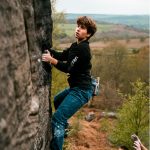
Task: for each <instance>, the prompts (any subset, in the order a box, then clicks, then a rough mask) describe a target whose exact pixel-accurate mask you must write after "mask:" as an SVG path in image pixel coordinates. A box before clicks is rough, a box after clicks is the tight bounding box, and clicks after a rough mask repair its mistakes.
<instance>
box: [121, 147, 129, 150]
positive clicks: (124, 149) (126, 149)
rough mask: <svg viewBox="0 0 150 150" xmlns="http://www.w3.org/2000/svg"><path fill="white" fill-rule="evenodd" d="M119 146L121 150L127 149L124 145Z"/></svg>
mask: <svg viewBox="0 0 150 150" xmlns="http://www.w3.org/2000/svg"><path fill="white" fill-rule="evenodd" d="M120 148H121V149H123V150H128V148H127V147H126V146H120Z"/></svg>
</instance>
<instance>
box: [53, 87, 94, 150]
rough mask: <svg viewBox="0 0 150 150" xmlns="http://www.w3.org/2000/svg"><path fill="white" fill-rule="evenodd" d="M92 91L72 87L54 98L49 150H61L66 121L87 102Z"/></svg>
mask: <svg viewBox="0 0 150 150" xmlns="http://www.w3.org/2000/svg"><path fill="white" fill-rule="evenodd" d="M92 91H93V90H92V87H91V89H88V90H87V89H86V90H84V89H81V88H78V87H74V88H68V89H65V90H64V91H62V92H60V93H59V94H58V95H56V96H55V98H54V106H55V108H56V111H55V113H54V114H53V116H52V140H51V143H50V149H51V150H62V148H63V143H64V133H65V128H66V127H67V125H68V123H67V120H68V119H69V118H70V117H71V116H73V114H74V113H75V112H77V111H78V110H79V109H80V108H81V107H82V106H83V105H84V104H85V103H87V102H88V101H89V99H90V98H91V97H92Z"/></svg>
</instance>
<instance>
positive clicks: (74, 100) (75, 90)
mask: <svg viewBox="0 0 150 150" xmlns="http://www.w3.org/2000/svg"><path fill="white" fill-rule="evenodd" d="M96 30H97V27H96V23H95V22H94V21H93V20H92V19H91V18H89V17H87V16H81V17H79V18H78V19H77V27H76V29H75V38H76V39H77V40H76V42H74V43H72V44H71V46H70V47H69V48H68V49H66V50H64V51H62V52H58V51H56V50H54V49H50V50H46V51H47V53H46V54H43V55H42V61H44V62H47V63H50V64H52V65H54V66H55V67H56V68H57V69H58V70H60V71H62V72H65V73H67V74H68V83H69V88H67V89H65V90H64V91H62V92H60V93H58V94H57V95H56V96H55V98H54V106H55V109H56V111H55V113H54V114H53V116H52V140H51V143H50V149H51V150H62V147H63V143H64V133H65V129H66V127H67V125H68V123H67V120H68V119H69V118H70V117H71V116H73V115H74V113H76V112H77V111H78V110H79V109H80V108H81V107H82V106H83V105H84V104H86V103H87V102H88V101H89V100H90V98H91V97H92V94H93V87H92V82H91V73H90V72H91V67H92V65H91V52H90V46H89V41H88V40H89V39H90V38H91V37H92V36H93V35H94V34H95V32H96Z"/></svg>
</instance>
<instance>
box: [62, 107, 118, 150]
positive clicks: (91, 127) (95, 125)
mask: <svg viewBox="0 0 150 150" xmlns="http://www.w3.org/2000/svg"><path fill="white" fill-rule="evenodd" d="M90 111H94V113H95V115H96V118H95V119H94V120H93V121H91V122H88V121H86V120H85V119H84V118H82V119H78V117H77V116H78V115H75V116H74V117H72V118H71V119H70V121H69V122H70V124H71V126H74V128H76V131H75V132H76V133H74V134H73V135H71V134H70V135H69V137H68V138H67V139H66V143H67V144H66V145H67V146H66V147H67V148H66V149H65V150H117V149H116V148H113V147H112V146H111V145H110V143H109V142H108V140H107V133H106V132H102V131H100V128H101V123H100V120H98V119H97V118H98V115H99V114H100V112H99V111H97V110H95V109H94V110H91V109H89V108H83V109H82V115H83V116H84V115H86V114H88V112H90ZM77 121H78V122H77ZM75 122H76V123H75ZM77 123H78V125H77ZM77 130H78V131H77Z"/></svg>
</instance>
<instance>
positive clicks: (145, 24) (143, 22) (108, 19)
mask: <svg viewBox="0 0 150 150" xmlns="http://www.w3.org/2000/svg"><path fill="white" fill-rule="evenodd" d="M83 15H84V16H85V15H86V16H90V17H92V18H93V19H94V20H95V21H96V22H98V23H102V22H105V23H114V24H124V25H128V26H132V27H134V28H138V29H142V30H145V31H147V32H149V16H148V15H104V14H72V13H66V14H65V17H66V19H67V21H68V22H69V23H75V21H76V19H77V17H79V16H83Z"/></svg>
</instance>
